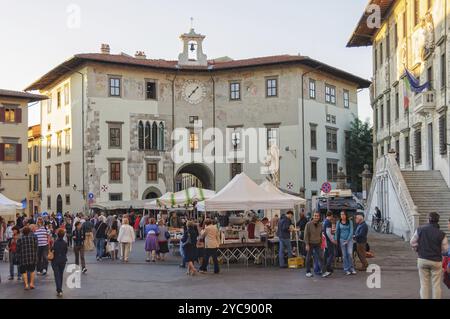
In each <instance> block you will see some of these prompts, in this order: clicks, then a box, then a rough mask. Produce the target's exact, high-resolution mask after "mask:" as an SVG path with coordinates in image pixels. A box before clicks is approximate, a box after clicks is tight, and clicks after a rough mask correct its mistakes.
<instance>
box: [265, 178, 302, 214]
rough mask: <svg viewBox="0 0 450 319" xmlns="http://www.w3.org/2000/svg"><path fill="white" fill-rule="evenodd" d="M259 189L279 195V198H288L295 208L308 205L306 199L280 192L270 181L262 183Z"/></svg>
mask: <svg viewBox="0 0 450 319" xmlns="http://www.w3.org/2000/svg"><path fill="white" fill-rule="evenodd" d="M259 187H261V188H262V189H264V190H265V191H267V192H269V193H271V194H273V195H274V196H276V195H278V196H282V197H284V198H286V199H288V200H291V201H292V204H293V207H294V206H295V205H304V204H306V200H305V199H303V198H301V197H298V196H294V195H291V194H287V193H285V192H283V191H282V190H280V189H279V188H278V187H276V186H275V185H273V184H272V183H271V182H269V181H268V180H265V181H264V182H262V183H261V185H259ZM291 208H292V207H291Z"/></svg>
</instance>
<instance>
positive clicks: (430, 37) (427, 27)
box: [421, 12, 435, 60]
mask: <svg viewBox="0 0 450 319" xmlns="http://www.w3.org/2000/svg"><path fill="white" fill-rule="evenodd" d="M421 27H422V32H423V46H422V48H421V50H422V52H421V55H422V60H425V59H426V57H427V56H428V55H429V54H430V53H431V52H433V50H434V47H435V41H434V22H433V16H432V15H431V13H430V12H428V13H427V14H426V15H425V18H423V19H422V24H421Z"/></svg>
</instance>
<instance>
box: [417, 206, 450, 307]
mask: <svg viewBox="0 0 450 319" xmlns="http://www.w3.org/2000/svg"><path fill="white" fill-rule="evenodd" d="M439 218H440V216H439V214H438V213H436V212H431V213H430V214H429V215H428V224H427V225H423V226H420V227H419V228H418V229H417V230H416V231H415V233H414V236H413V237H412V238H411V241H410V244H411V246H412V247H413V249H414V250H415V251H416V252H417V254H418V259H417V268H418V269H419V278H420V298H421V299H430V298H433V299H441V294H442V291H441V282H442V255H447V254H448V239H447V236H446V235H445V233H444V232H443V231H442V230H440V229H439ZM430 291H431V294H430Z"/></svg>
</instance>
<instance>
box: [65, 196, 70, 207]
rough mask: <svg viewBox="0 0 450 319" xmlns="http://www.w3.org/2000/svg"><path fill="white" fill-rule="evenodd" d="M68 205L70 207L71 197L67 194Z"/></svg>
mask: <svg viewBox="0 0 450 319" xmlns="http://www.w3.org/2000/svg"><path fill="white" fill-rule="evenodd" d="M66 205H70V195H68V194H66Z"/></svg>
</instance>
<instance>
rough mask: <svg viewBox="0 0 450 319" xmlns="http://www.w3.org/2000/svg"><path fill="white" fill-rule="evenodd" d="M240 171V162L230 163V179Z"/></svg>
mask: <svg viewBox="0 0 450 319" xmlns="http://www.w3.org/2000/svg"><path fill="white" fill-rule="evenodd" d="M240 173H242V163H231V179H233V178H234V177H235V176H236V175H239V174H240Z"/></svg>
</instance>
